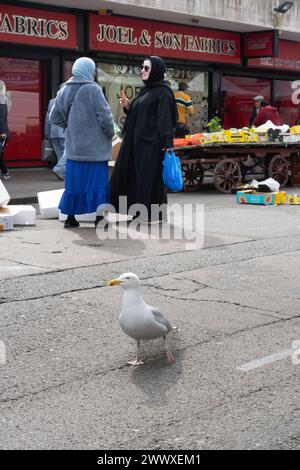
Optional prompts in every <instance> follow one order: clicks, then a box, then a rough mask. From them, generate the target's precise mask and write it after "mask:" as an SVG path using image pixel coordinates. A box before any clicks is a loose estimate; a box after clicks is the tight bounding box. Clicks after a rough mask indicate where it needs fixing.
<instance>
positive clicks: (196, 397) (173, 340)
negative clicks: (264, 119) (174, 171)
mask: <svg viewBox="0 0 300 470" xmlns="http://www.w3.org/2000/svg"><path fill="white" fill-rule="evenodd" d="M294 191H295V190H294ZM289 192H293V190H292V189H290V191H289ZM170 201H171V202H176V203H179V204H180V205H181V206H182V205H183V204H187V203H190V204H196V203H197V204H204V227H203V229H204V246H203V247H202V248H200V249H196V250H190V251H187V250H186V241H184V240H174V239H170V240H130V239H129V240H104V241H103V240H99V239H98V238H97V237H96V234H95V229H94V228H93V226H92V225H91V224H81V227H80V228H79V229H74V230H64V229H63V228H62V224H61V223H60V222H59V221H57V220H40V219H39V218H38V220H37V225H36V226H35V227H26V228H17V229H16V230H14V231H12V232H3V233H2V234H1V236H0V250H1V255H0V279H1V282H0V302H1V304H0V326H1V329H0V341H1V342H0V346H1V345H2V362H5V363H0V372H1V390H0V410H1V412H0V415H1V427H0V448H1V449H152V450H153V449H178V450H179V449H196V450H199V449H299V447H300V445H299V444H300V432H299V427H300V426H299V425H300V418H299V416H300V414H299V403H300V402H299V372H300V328H299V316H300V291H299V290H300V206H277V207H271V206H270V207H263V206H246V205H243V206H241V205H238V204H236V202H235V197H234V196H231V195H230V196H226V195H221V194H217V193H216V192H215V191H214V190H213V189H211V188H210V187H207V188H204V190H203V191H202V192H201V193H197V194H177V195H173V196H171V197H170ZM193 207H194V210H200V208H196V206H193ZM126 271H133V272H135V273H136V274H138V275H139V276H140V278H141V280H142V292H143V295H144V298H145V300H146V301H147V302H148V303H150V304H151V305H154V306H156V307H158V308H159V309H160V310H161V311H162V312H164V314H165V315H166V316H167V317H168V318H169V320H170V321H171V322H172V323H173V324H174V325H177V326H179V327H180V329H181V330H180V332H174V333H171V334H170V335H169V344H170V348H171V350H172V352H173V354H174V356H175V358H176V362H175V364H174V365H172V366H169V365H168V363H167V361H166V356H165V353H164V348H163V341H162V340H155V341H150V342H144V343H142V355H143V357H144V359H145V364H144V365H143V366H139V367H130V366H127V365H126V361H128V360H129V359H131V358H132V356H133V355H134V352H135V344H134V341H133V340H131V339H130V338H128V337H127V336H125V335H124V333H123V332H122V331H121V329H120V327H119V324H118V312H119V311H120V307H121V302H122V291H121V288H120V287H117V286H115V287H113V288H108V287H107V280H108V279H110V278H112V277H115V276H117V275H119V274H121V273H122V272H126ZM297 341H298V343H297ZM3 348H5V352H6V360H5V361H4V356H3ZM0 354H1V348H0ZM0 359H1V355H0ZM0 362H1V361H0Z"/></svg>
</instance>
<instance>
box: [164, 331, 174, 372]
mask: <svg viewBox="0 0 300 470" xmlns="http://www.w3.org/2000/svg"><path fill="white" fill-rule="evenodd" d="M163 338H164V342H165V348H166V354H167V359H168V363H169V365H171V364H173V362H175V357H174V356H173V354H172V353H171V351H170V349H169V347H168V345H167V336H166V335H164V336H163Z"/></svg>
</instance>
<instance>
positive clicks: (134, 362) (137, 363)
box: [127, 340, 144, 366]
mask: <svg viewBox="0 0 300 470" xmlns="http://www.w3.org/2000/svg"><path fill="white" fill-rule="evenodd" d="M140 345H141V342H140V341H139V340H137V342H136V356H135V358H134V359H132V360H131V361H128V362H127V364H129V365H131V366H141V365H142V364H144V363H143V361H141V360H140V359H139V353H140Z"/></svg>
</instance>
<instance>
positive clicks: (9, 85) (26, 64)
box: [0, 5, 77, 167]
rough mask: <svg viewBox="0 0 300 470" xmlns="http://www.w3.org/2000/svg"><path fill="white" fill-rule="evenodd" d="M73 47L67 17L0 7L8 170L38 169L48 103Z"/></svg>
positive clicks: (71, 18) (71, 17)
mask: <svg viewBox="0 0 300 470" xmlns="http://www.w3.org/2000/svg"><path fill="white" fill-rule="evenodd" d="M69 49H77V33H76V17H75V15H71V14H69V13H57V12H53V11H48V10H40V9H31V8H23V7H18V6H12V5H0V80H3V81H4V82H5V84H6V89H7V105H8V123H9V129H10V140H9V141H8V144H7V146H6V151H5V159H6V162H7V165H8V166H9V167H17V166H36V165H42V164H43V163H42V161H41V149H42V138H43V129H44V117H45V113H46V109H47V102H48V99H49V97H50V96H51V94H52V93H53V92H54V90H53V88H54V89H55V91H56V89H57V88H56V87H57V84H58V83H59V63H60V60H61V56H62V54H63V53H64V52H65V51H69Z"/></svg>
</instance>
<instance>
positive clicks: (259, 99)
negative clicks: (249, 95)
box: [249, 95, 264, 127]
mask: <svg viewBox="0 0 300 470" xmlns="http://www.w3.org/2000/svg"><path fill="white" fill-rule="evenodd" d="M263 100H264V97H263V96H262V95H257V96H255V97H254V98H253V101H254V106H253V109H252V113H251V116H250V118H249V127H252V126H253V122H254V119H255V118H256V116H257V113H258V111H259V110H260V108H261V102H262V101H263Z"/></svg>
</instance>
